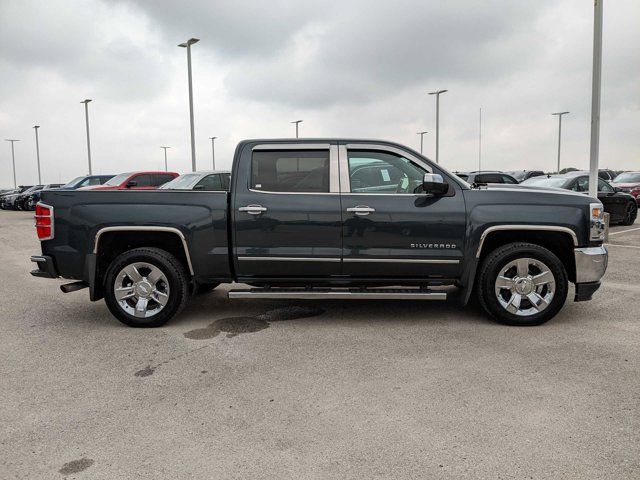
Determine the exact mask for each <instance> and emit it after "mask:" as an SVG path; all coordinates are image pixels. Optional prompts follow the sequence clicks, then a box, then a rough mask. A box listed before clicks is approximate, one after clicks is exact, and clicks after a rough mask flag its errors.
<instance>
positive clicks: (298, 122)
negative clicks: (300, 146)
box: [291, 120, 302, 138]
mask: <svg viewBox="0 0 640 480" xmlns="http://www.w3.org/2000/svg"><path fill="white" fill-rule="evenodd" d="M291 123H295V124H296V138H298V124H300V123H302V120H296V121H294V122H291Z"/></svg>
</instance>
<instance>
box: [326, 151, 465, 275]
mask: <svg viewBox="0 0 640 480" xmlns="http://www.w3.org/2000/svg"><path fill="white" fill-rule="evenodd" d="M339 152H340V184H341V190H342V219H343V227H342V228H343V230H342V231H343V273H344V274H345V275H349V276H352V277H378V278H380V277H385V278H389V277H402V278H416V279H423V278H455V277H458V276H459V274H460V271H461V267H462V255H463V253H462V252H463V248H464V245H463V243H464V238H465V226H466V215H465V204H464V198H463V195H462V190H461V187H460V186H459V185H458V184H457V183H456V182H455V181H453V180H452V179H451V178H447V177H446V176H445V179H447V180H448V183H449V184H450V188H449V193H448V194H446V195H445V196H441V197H430V196H427V195H426V194H424V193H420V191H421V188H422V181H423V177H424V174H425V173H428V172H431V173H440V171H439V170H437V168H435V167H434V166H432V165H430V164H429V163H428V162H427V161H426V160H424V159H422V158H419V157H417V156H415V155H413V154H411V152H406V151H404V150H402V149H399V148H397V147H392V146H388V147H386V146H379V145H367V144H352V145H341V146H340V148H339Z"/></svg>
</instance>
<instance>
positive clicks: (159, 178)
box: [153, 173, 173, 187]
mask: <svg viewBox="0 0 640 480" xmlns="http://www.w3.org/2000/svg"><path fill="white" fill-rule="evenodd" d="M154 177H155V179H154V184H153V186H154V187H159V186H160V185H164V184H165V183H167V182H170V181H171V180H173V175H168V174H165V173H160V174H158V175H154Z"/></svg>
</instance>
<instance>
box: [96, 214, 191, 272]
mask: <svg viewBox="0 0 640 480" xmlns="http://www.w3.org/2000/svg"><path fill="white" fill-rule="evenodd" d="M107 232H170V233H175V234H176V235H178V237H180V240H181V241H182V247H183V248H184V255H185V257H187V264H188V265H189V272H190V273H191V275H193V274H194V273H193V264H192V263H191V255H190V254H189V247H188V246H187V239H186V238H185V236H184V234H183V233H182V232H181V231H180V230H178V229H177V228H174V227H152V226H120V227H104V228H101V229H100V230H98V232H97V233H96V238H95V240H94V244H93V253H94V254H97V253H98V244H99V242H100V236H101V235H102V234H103V233H107Z"/></svg>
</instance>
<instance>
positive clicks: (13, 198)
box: [2, 185, 44, 210]
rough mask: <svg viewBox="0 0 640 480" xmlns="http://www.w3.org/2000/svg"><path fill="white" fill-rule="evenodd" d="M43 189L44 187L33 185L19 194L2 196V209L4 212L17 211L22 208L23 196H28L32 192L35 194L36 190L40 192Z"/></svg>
mask: <svg viewBox="0 0 640 480" xmlns="http://www.w3.org/2000/svg"><path fill="white" fill-rule="evenodd" d="M43 188H44V185H34V186H33V187H29V188H27V189H26V190H24V191H22V192H20V193H12V194H10V195H4V196H3V197H2V208H3V209H4V210H19V209H20V207H21V206H22V201H23V200H24V197H23V196H26V195H29V194H30V193H33V192H37V191H38V190H42V189H43Z"/></svg>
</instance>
